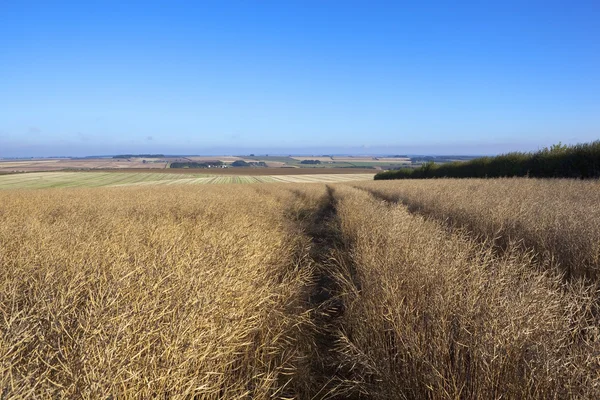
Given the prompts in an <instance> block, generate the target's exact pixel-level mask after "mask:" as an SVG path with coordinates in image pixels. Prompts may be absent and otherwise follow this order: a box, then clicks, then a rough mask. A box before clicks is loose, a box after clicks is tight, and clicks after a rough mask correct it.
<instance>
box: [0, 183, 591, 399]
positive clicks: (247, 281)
mask: <svg viewBox="0 0 600 400" xmlns="http://www.w3.org/2000/svg"><path fill="white" fill-rule="evenodd" d="M131 179H133V178H131ZM181 179H183V178H181ZM185 179H194V178H191V177H190V176H186V178H185ZM198 179H200V178H198ZM124 183H133V182H124ZM178 183H179V182H178ZM597 185H598V184H597V183H595V182H575V181H564V180H560V181H535V180H522V179H505V180H498V181H477V180H462V181H451V180H447V181H441V180H440V181H427V182H419V181H402V182H372V183H356V182H350V183H337V184H334V185H328V186H327V185H325V184H319V183H315V184H276V183H269V184H256V185H211V186H194V185H181V184H172V185H169V186H161V185H158V186H157V185H152V186H128V187H111V188H67V189H52V190H47V189H42V190H37V189H36V190H32V189H29V190H3V191H0V393H1V394H2V395H1V396H0V397H2V398H7V399H17V398H194V397H195V398H206V399H220V398H226V399H229V398H232V399H236V398H237V399H241V398H256V399H268V398H297V399H326V398H337V399H343V398H356V399H396V398H417V399H419V398H431V399H456V398H515V399H516V398H532V399H537V398H597V397H600V374H599V373H598V371H599V370H600V358H599V356H598V355H599V354H600V323H599V322H598V320H597V316H598V315H599V312H598V294H597V291H596V289H595V281H594V280H593V279H595V278H594V277H595V276H596V275H594V274H592V273H585V274H584V273H579V274H576V273H573V274H571V275H570V276H569V279H564V276H562V275H561V273H560V272H561V271H564V270H565V269H557V268H554V266H563V268H566V267H565V266H567V265H568V266H569V267H568V268H570V269H571V270H573V271H575V269H574V268H575V267H574V266H575V265H582V266H583V267H582V270H585V271H594V268H596V265H597V264H594V262H596V263H597V260H598V253H597V251H598V250H597V249H598V246H599V245H598V242H599V241H598V238H600V235H599V234H598V232H599V231H600V228H599V226H600V215H599V214H598V210H596V209H595V207H594V199H596V200H595V201H596V204H598V203H597V201H598V200H600V199H598V192H599V191H598V186H597ZM355 186H359V187H360V188H355ZM494 191H496V193H494ZM406 204H408V206H407V205H406ZM449 220H450V222H452V223H451V224H450V225H449V224H448V222H449ZM449 226H450V227H451V229H449V228H448V227H449ZM573 246H575V247H573ZM594 246H596V247H594ZM575 249H576V250H575ZM594 252H596V253H594ZM594 254H595V257H596V258H594ZM579 275H585V276H586V277H588V278H590V280H587V281H583V280H579V279H577V278H578V276H579Z"/></svg>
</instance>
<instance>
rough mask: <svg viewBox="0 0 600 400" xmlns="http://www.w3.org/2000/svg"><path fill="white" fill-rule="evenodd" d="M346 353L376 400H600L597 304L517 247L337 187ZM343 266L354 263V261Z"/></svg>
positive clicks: (343, 349) (355, 376)
mask: <svg viewBox="0 0 600 400" xmlns="http://www.w3.org/2000/svg"><path fill="white" fill-rule="evenodd" d="M336 193H337V197H338V199H339V200H338V205H337V209H338V215H339V219H340V224H341V232H342V234H343V236H344V241H345V243H347V246H348V247H347V251H348V252H349V253H350V254H351V255H352V257H351V261H352V264H351V265H349V266H347V268H346V271H347V273H346V274H344V275H342V276H340V280H341V281H342V282H343V283H344V288H345V290H344V293H346V294H345V303H346V304H347V305H348V308H347V309H346V312H345V314H344V317H343V320H344V322H343V324H342V326H343V327H344V329H343V331H342V333H341V335H340V341H339V347H338V349H339V351H340V352H342V353H343V354H344V356H345V360H346V363H347V364H348V365H352V366H353V372H354V373H353V375H352V376H351V378H352V379H353V380H354V381H357V382H361V384H362V385H363V388H362V390H363V391H364V392H366V393H369V394H370V395H372V396H373V397H374V398H383V399H386V398H446V399H456V398H482V399H483V398H514V399H523V398H581V397H586V398H598V396H599V395H600V392H599V389H600V388H599V387H598V384H599V383H600V379H599V377H598V373H597V371H598V366H599V364H598V354H599V351H600V342H598V339H599V336H598V329H597V325H596V323H595V322H594V319H593V315H592V313H591V312H590V311H591V310H592V309H594V301H595V298H594V296H593V293H592V291H591V289H589V288H587V289H586V288H585V287H584V286H583V285H575V284H573V285H564V284H563V283H562V281H561V279H560V277H558V276H556V275H553V274H552V273H550V272H545V273H543V272H539V271H538V269H537V268H535V263H534V261H533V260H532V257H531V256H530V255H528V254H525V253H523V252H521V251H520V249H519V248H515V247H509V248H508V249H506V251H505V252H503V253H500V254H497V253H496V252H495V251H494V249H493V248H491V247H489V246H486V245H482V244H480V243H479V242H477V241H475V240H474V239H473V238H471V237H469V236H468V235H466V234H465V233H461V232H451V233H449V232H448V231H447V230H445V229H444V227H443V226H441V225H440V224H438V223H437V222H436V221H427V220H425V219H424V218H423V217H420V216H414V215H411V214H410V213H409V212H408V210H407V209H406V207H405V206H403V205H396V204H389V203H387V202H382V201H381V200H378V199H376V198H375V197H373V196H371V195H369V194H368V193H366V192H364V191H360V190H358V189H350V188H348V187H338V188H337V190H336ZM346 265H348V264H347V263H346Z"/></svg>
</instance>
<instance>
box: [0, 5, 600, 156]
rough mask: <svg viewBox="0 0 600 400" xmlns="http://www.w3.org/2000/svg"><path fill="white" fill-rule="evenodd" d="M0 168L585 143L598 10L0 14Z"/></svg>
mask: <svg viewBox="0 0 600 400" xmlns="http://www.w3.org/2000/svg"><path fill="white" fill-rule="evenodd" d="M0 21H1V23H0V157H14V156H51V155H91V154H114V153H124V152H133V153H141V152H162V153H168V154H175V153H184V154H240V153H249V152H252V153H315V154H317V153H355V154H368V153H371V154H386V153H390V154H391V153H411V154H415V153H419V154H423V153H432V154H493V153H500V152H505V151H509V150H535V149H537V148H539V147H543V146H546V145H549V144H552V143H556V142H558V141H562V142H563V143H577V142H586V141H591V140H595V139H598V138H600V134H599V132H600V23H598V21H600V3H599V2H598V1H589V2H577V1H562V2H553V1H539V2H537V1H515V2H512V1H490V2H487V1H485V2H456V1H452V2H450V1H449V2H426V1H425V2H421V1H419V2H414V3H412V4H411V3H408V2H400V1H395V2H382V1H364V2H353V1H297V2H295V1H239V2H230V1H218V2H217V1H215V2H208V1H194V2H178V1H169V2H162V3H161V2H152V1H143V2H135V1H127V2H123V1H118V2H117V1H115V2H110V1H100V2H94V1H77V2H75V1H73V2H59V1H39V2H36V1H27V0H3V1H1V2H0Z"/></svg>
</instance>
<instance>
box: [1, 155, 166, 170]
mask: <svg viewBox="0 0 600 400" xmlns="http://www.w3.org/2000/svg"><path fill="white" fill-rule="evenodd" d="M144 160H145V161H146V162H144ZM166 166H167V160H164V159H158V158H148V159H142V158H131V159H113V158H90V159H69V158H56V159H42V160H36V159H32V160H0V172H14V171H20V172H37V171H60V170H64V169H98V168H117V169H129V168H145V169H160V168H165V167H166Z"/></svg>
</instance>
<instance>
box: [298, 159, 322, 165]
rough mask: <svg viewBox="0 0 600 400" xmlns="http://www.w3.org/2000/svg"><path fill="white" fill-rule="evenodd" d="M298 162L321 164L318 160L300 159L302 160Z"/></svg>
mask: <svg viewBox="0 0 600 400" xmlns="http://www.w3.org/2000/svg"><path fill="white" fill-rule="evenodd" d="M300 164H310V165H314V164H321V161H319V160H302V161H300Z"/></svg>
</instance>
